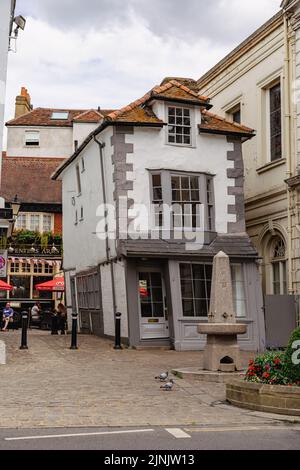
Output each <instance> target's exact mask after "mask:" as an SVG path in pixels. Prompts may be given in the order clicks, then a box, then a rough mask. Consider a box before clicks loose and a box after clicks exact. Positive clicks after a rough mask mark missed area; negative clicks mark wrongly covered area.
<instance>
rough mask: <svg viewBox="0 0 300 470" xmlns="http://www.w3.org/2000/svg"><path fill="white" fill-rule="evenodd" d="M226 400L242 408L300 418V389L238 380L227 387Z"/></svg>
mask: <svg viewBox="0 0 300 470" xmlns="http://www.w3.org/2000/svg"><path fill="white" fill-rule="evenodd" d="M226 399H227V401H229V402H230V403H231V404H232V405H234V406H238V407H240V408H247V409H249V410H255V411H263V412H266V413H277V414H283V415H292V416H300V387H290V386H286V385H266V384H259V383H251V382H245V381H244V380H242V379H236V380H232V381H231V382H230V383H228V384H227V385H226Z"/></svg>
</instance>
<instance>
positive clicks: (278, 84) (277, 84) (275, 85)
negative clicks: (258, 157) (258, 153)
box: [267, 79, 283, 163]
mask: <svg viewBox="0 0 300 470" xmlns="http://www.w3.org/2000/svg"><path fill="white" fill-rule="evenodd" d="M278 87H279V90H280V108H277V109H275V110H273V111H272V109H271V106H272V104H271V91H272V90H274V89H275V88H278ZM282 98H283V95H282V84H281V80H280V79H279V80H277V81H275V82H272V83H271V84H270V86H269V87H268V88H267V119H268V140H269V143H268V148H269V152H268V153H269V155H268V157H269V162H270V163H275V162H278V161H280V160H282V158H283V99H282ZM278 111H279V112H280V133H277V134H276V135H275V134H274V135H272V115H274V114H275V113H276V112H278ZM279 135H280V147H281V152H280V157H277V158H273V154H272V138H275V137H277V136H279Z"/></svg>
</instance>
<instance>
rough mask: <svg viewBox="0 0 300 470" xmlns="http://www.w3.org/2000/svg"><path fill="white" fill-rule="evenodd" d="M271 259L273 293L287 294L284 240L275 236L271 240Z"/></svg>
mask: <svg viewBox="0 0 300 470" xmlns="http://www.w3.org/2000/svg"><path fill="white" fill-rule="evenodd" d="M271 250H272V251H271V259H272V271H273V294H274V295H284V294H287V269H286V267H287V262H286V249H285V242H284V240H283V239H282V238H281V237H279V236H277V237H276V238H274V239H273V241H272V242H271Z"/></svg>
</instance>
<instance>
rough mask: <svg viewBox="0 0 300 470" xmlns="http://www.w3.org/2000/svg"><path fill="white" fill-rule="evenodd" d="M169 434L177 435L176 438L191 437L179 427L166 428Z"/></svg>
mask: <svg viewBox="0 0 300 470" xmlns="http://www.w3.org/2000/svg"><path fill="white" fill-rule="evenodd" d="M165 429H166V431H167V432H168V433H169V434H172V436H174V437H176V439H190V438H191V436H190V435H189V434H187V433H186V432H184V431H183V430H182V429H179V428H165Z"/></svg>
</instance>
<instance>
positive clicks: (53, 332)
mask: <svg viewBox="0 0 300 470" xmlns="http://www.w3.org/2000/svg"><path fill="white" fill-rule="evenodd" d="M58 321H59V317H58V311H57V310H56V309H54V311H53V313H52V319H51V335H58Z"/></svg>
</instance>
